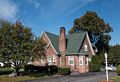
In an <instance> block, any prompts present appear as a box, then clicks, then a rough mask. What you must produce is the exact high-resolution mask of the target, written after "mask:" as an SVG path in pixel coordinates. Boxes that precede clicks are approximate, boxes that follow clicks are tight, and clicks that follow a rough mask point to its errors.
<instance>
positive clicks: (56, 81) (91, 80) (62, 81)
mask: <svg viewBox="0 0 120 82" xmlns="http://www.w3.org/2000/svg"><path fill="white" fill-rule="evenodd" d="M115 75H116V73H114V72H109V77H110V76H115ZM102 79H105V72H94V73H85V74H78V73H73V74H72V75H67V76H57V77H49V78H47V79H38V80H34V81H25V82H100V80H102Z"/></svg>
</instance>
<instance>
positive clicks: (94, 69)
mask: <svg viewBox="0 0 120 82" xmlns="http://www.w3.org/2000/svg"><path fill="white" fill-rule="evenodd" d="M89 71H90V72H99V71H100V65H98V64H92V63H90V64H89Z"/></svg>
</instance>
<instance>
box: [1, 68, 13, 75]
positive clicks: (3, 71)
mask: <svg viewBox="0 0 120 82" xmlns="http://www.w3.org/2000/svg"><path fill="white" fill-rule="evenodd" d="M13 71H14V70H13V69H11V68H0V75H5V74H10V73H12V72H13Z"/></svg>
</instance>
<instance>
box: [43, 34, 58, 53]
mask: <svg viewBox="0 0 120 82" xmlns="http://www.w3.org/2000/svg"><path fill="white" fill-rule="evenodd" d="M45 33H46V34H47V36H48V38H49V39H50V41H51V43H52V45H53V47H54V48H55V50H56V51H57V53H60V51H59V36H58V35H55V34H52V33H49V32H45Z"/></svg>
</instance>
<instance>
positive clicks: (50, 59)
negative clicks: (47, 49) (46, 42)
mask: <svg viewBox="0 0 120 82" xmlns="http://www.w3.org/2000/svg"><path fill="white" fill-rule="evenodd" d="M48 65H52V58H51V57H49V58H48Z"/></svg>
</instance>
